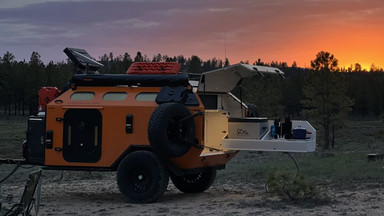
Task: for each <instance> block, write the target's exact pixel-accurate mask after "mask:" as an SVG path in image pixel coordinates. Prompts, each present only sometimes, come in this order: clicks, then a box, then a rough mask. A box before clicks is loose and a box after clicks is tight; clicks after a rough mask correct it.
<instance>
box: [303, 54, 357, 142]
mask: <svg viewBox="0 0 384 216" xmlns="http://www.w3.org/2000/svg"><path fill="white" fill-rule="evenodd" d="M337 65H338V61H337V59H336V58H335V57H334V56H333V55H331V54H330V53H329V52H324V51H321V52H319V53H318V54H317V56H316V59H315V60H313V61H311V67H312V69H313V71H312V72H309V73H307V75H306V77H305V85H304V87H303V94H304V99H303V100H302V105H303V109H304V110H303V114H304V115H305V116H307V117H308V118H311V119H313V123H315V126H317V127H318V129H319V132H320V136H321V139H322V140H321V142H320V144H321V145H322V148H323V150H325V149H330V148H331V147H332V148H333V147H334V146H335V140H336V137H337V135H338V132H339V131H340V129H341V128H342V127H343V126H344V125H345V121H346V118H347V115H348V113H349V111H350V107H351V105H352V101H351V99H349V97H348V96H346V94H345V93H346V91H347V83H346V82H345V80H344V77H343V76H342V74H341V73H338V72H337Z"/></svg>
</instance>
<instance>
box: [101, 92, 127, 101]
mask: <svg viewBox="0 0 384 216" xmlns="http://www.w3.org/2000/svg"><path fill="white" fill-rule="evenodd" d="M127 95H128V94H127V92H108V93H105V94H104V96H103V100H105V101H122V100H125V99H126V98H127Z"/></svg>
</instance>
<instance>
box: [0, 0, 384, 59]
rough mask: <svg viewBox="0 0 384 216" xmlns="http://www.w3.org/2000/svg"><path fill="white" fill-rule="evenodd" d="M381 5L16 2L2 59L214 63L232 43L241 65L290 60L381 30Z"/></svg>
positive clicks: (0, 8) (323, 1)
mask: <svg viewBox="0 0 384 216" xmlns="http://www.w3.org/2000/svg"><path fill="white" fill-rule="evenodd" d="M381 5H382V3H381V1H378V0H366V1H359V0H356V1H346V0H332V1H330V0H257V1H255V0H243V1H231V0H220V1H219V0H194V1H182V0H147V1H142V0H130V1H123V0H121V1H120V0H115V1H108V0H98V1H91V0H72V1H64V0H50V1H48V0H30V1H21V0H13V1H7V3H6V4H2V5H0V28H1V29H2V30H1V31H0V52H5V51H8V50H10V51H14V52H18V53H15V55H16V57H18V56H22V58H23V56H27V55H29V54H30V50H32V49H34V50H38V51H40V50H41V52H42V53H41V54H42V57H43V58H47V59H49V58H53V60H56V59H57V58H59V60H60V58H65V57H62V56H63V54H61V49H63V48H64V47H66V46H72V47H74V46H78V47H82V48H86V49H87V50H90V53H91V54H92V53H94V55H95V56H101V55H102V54H104V53H107V52H110V51H112V52H114V53H115V54H116V55H117V54H120V53H124V52H127V51H128V52H130V53H131V55H132V54H134V53H136V51H138V50H140V51H143V53H147V54H148V55H151V54H155V53H159V52H160V53H162V54H168V55H178V54H184V55H187V56H188V55H192V54H197V55H199V56H200V57H202V58H209V57H214V56H224V46H225V37H226V42H227V53H228V55H229V56H230V57H231V58H233V59H236V60H234V61H239V60H245V59H246V58H248V59H250V60H251V61H252V59H251V58H256V56H258V57H263V58H264V56H266V57H267V56H270V58H275V59H271V60H279V59H283V58H286V59H288V57H286V56H292V53H294V52H296V53H299V52H300V53H303V52H305V53H306V52H309V51H307V49H305V48H304V47H313V49H316V48H317V46H315V45H316V43H319V44H320V42H321V44H326V43H325V42H324V43H323V42H322V40H325V39H327V38H329V36H330V35H340V34H342V32H343V31H346V29H349V28H355V27H357V26H358V27H359V28H361V29H371V28H379V27H380V28H381V25H382V23H384V20H383V14H384V10H383V7H382V6H381ZM314 44H315V45H314ZM23 50H25V51H24V53H23ZM316 51H318V50H316ZM316 51H312V50H311V52H313V53H315V52H316ZM19 52H20V53H21V54H20V53H19ZM43 53H44V54H45V53H46V54H47V57H44V54H43ZM55 53H60V54H59V55H58V54H55ZM0 54H1V53H0ZM304 55H307V54H304ZM294 57H295V56H292V57H290V58H294ZM24 58H26V57H24ZM276 58H279V59H276Z"/></svg>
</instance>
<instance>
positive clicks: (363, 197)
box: [1, 178, 384, 216]
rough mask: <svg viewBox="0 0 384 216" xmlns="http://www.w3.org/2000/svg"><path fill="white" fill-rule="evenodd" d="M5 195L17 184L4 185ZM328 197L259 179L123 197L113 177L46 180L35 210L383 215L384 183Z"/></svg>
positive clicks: (331, 191)
mask: <svg viewBox="0 0 384 216" xmlns="http://www.w3.org/2000/svg"><path fill="white" fill-rule="evenodd" d="M1 190H2V191H3V192H4V193H5V194H11V193H12V194H15V193H20V194H21V192H22V190H23V185H21V184H12V183H10V184H3V185H2V188H1ZM320 190H321V191H322V193H324V194H327V200H330V202H325V201H324V200H322V201H319V200H318V201H308V202H299V203H292V202H287V201H282V200H280V199H279V198H277V197H275V196H272V195H271V194H268V193H266V192H265V190H264V185H263V184H260V183H259V184H257V183H250V182H234V183H231V182H226V183H219V182H216V183H215V184H214V185H213V186H212V187H211V188H210V189H209V190H207V191H206V192H203V193H200V194H183V193H181V192H179V191H178V190H177V189H176V188H175V187H174V186H173V185H172V183H170V184H169V186H168V190H167V192H166V193H165V195H164V197H163V198H162V199H161V200H159V201H158V202H157V203H151V204H130V203H127V202H125V201H124V199H123V197H122V195H121V194H120V192H119V190H118V188H117V186H116V182H115V180H114V179H112V178H111V179H103V180H65V179H64V180H61V181H59V180H49V181H48V180H44V181H43V185H42V194H41V196H42V200H41V202H42V203H41V206H40V212H39V215H93V216H102V215H384V208H383V204H384V184H383V183H364V184H356V185H350V186H349V187H347V188H343V189H338V188H335V187H334V186H327V187H325V188H320Z"/></svg>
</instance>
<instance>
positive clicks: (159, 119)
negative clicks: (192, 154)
mask: <svg viewBox="0 0 384 216" xmlns="http://www.w3.org/2000/svg"><path fill="white" fill-rule="evenodd" d="M191 115H192V114H191V112H190V111H189V110H188V109H187V107H186V106H184V105H182V104H178V103H164V104H160V105H159V106H158V107H157V108H156V109H155V110H154V111H153V113H152V115H151V118H150V120H149V123H148V139H149V142H150V144H151V146H152V148H153V149H154V150H155V151H157V152H158V153H160V154H161V155H162V156H164V157H166V158H175V157H181V156H183V155H185V154H186V153H187V152H188V151H189V149H190V148H191V143H193V142H194V140H195V121H194V119H193V118H187V117H190V116H191ZM182 119H184V120H183V121H180V120H182Z"/></svg>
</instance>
